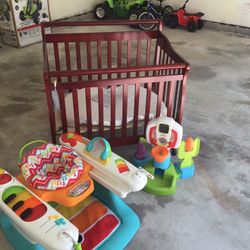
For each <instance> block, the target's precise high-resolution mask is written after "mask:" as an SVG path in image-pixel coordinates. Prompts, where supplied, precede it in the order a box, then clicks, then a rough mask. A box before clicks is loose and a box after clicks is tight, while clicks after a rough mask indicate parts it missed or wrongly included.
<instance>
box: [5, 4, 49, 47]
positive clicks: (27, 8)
mask: <svg viewBox="0 0 250 250" xmlns="http://www.w3.org/2000/svg"><path fill="white" fill-rule="evenodd" d="M42 21H49V7H48V1H47V0H0V29H1V32H2V35H3V41H4V42H5V43H6V44H9V45H11V46H15V47H23V46H27V45H30V44H33V43H36V42H39V41H41V40H42V35H41V27H40V23H41V22H42Z"/></svg>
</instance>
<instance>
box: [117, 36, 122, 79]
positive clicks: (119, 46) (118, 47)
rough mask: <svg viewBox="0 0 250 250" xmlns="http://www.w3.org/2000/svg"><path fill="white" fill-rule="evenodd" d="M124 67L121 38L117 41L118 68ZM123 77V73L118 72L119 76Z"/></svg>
mask: <svg viewBox="0 0 250 250" xmlns="http://www.w3.org/2000/svg"><path fill="white" fill-rule="evenodd" d="M121 67H122V43H121V40H119V41H118V43H117V68H121ZM120 77H121V73H119V74H118V78H120Z"/></svg>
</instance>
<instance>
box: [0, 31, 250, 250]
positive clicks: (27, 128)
mask: <svg viewBox="0 0 250 250" xmlns="http://www.w3.org/2000/svg"><path fill="white" fill-rule="evenodd" d="M128 29H129V28H128ZM164 32H165V33H166V35H167V36H168V38H169V40H170V41H171V43H172V45H173V47H174V48H175V49H176V50H177V51H178V53H179V54H181V55H182V56H183V57H184V58H185V59H186V60H187V61H188V62H189V63H190V64H191V71H190V75H189V78H188V82H187V96H186V103H185V112H184V118H183V126H184V135H185V136H189V135H191V136H199V137H200V138H201V141H202V145H201V154H200V156H199V157H198V158H197V159H196V160H195V162H196V166H197V172H196V175H195V177H194V178H192V179H189V180H185V181H179V182H178V187H177V193H176V194H175V195H174V196H169V197H157V196H153V195H149V194H147V193H145V192H143V191H141V192H139V193H135V194H130V195H129V196H128V198H127V199H126V202H127V203H128V204H129V205H130V206H131V207H132V208H133V209H134V210H135V211H136V212H137V213H138V215H139V217H140V219H141V228H140V230H139V232H138V233H137V235H136V236H135V238H134V239H133V241H132V242H131V243H130V244H129V246H128V247H127V249H128V250H132V249H133V250H134V249H136V250H139V249H145V250H147V249H155V250H156V249H157V250H158V249H159V250H160V249H174V250H178V249H181V250H210V249H216V250H222V249H223V250H224V249H225V250H228V249H232V250H240V249H249V245H250V167H249V166H250V153H249V152H250V136H249V134H250V109H249V107H250V56H249V55H250V37H245V36H241V35H236V34H232V33H225V32H219V31H214V30H209V29H206V28H204V29H203V30H201V31H198V32H196V33H189V32H187V31H186V30H181V29H177V30H169V29H166V28H165V29H164ZM0 72H1V73H0V83H1V98H0V117H1V119H0V148H1V164H0V166H1V167H3V168H5V169H7V170H8V171H10V172H11V173H12V174H13V175H14V174H17V173H19V169H18V167H17V158H18V151H19V149H20V148H21V146H22V145H24V144H25V143H26V142H29V141H31V140H34V139H38V138H39V139H44V140H49V139H50V132H49V121H48V115H47V107H46V103H45V95H44V86H43V81H42V48H41V44H36V45H32V46H29V47H26V48H23V49H15V48H11V47H8V46H6V45H2V48H0ZM114 151H116V152H118V153H120V154H121V155H122V156H124V157H126V158H128V159H129V158H130V156H131V155H132V153H133V151H134V147H133V148H131V147H125V148H124V147H123V148H116V149H115V150H114ZM0 242H1V243H0V249H1V250H9V249H12V248H11V247H10V245H9V244H8V242H7V241H6V240H5V238H4V236H3V234H2V232H0ZM24 250H25V249H24Z"/></svg>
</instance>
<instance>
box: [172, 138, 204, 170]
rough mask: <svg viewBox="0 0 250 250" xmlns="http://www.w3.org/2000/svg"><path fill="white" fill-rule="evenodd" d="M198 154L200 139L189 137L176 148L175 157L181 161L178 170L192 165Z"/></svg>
mask: <svg viewBox="0 0 250 250" xmlns="http://www.w3.org/2000/svg"><path fill="white" fill-rule="evenodd" d="M199 152H200V139H199V138H195V139H194V140H193V138H191V137H189V138H187V140H186V141H182V142H181V145H180V147H179V148H178V152H177V156H178V158H179V159H180V160H182V161H181V163H180V164H179V166H180V168H181V169H182V168H186V167H190V166H193V165H194V161H193V158H194V157H196V156H198V154H199Z"/></svg>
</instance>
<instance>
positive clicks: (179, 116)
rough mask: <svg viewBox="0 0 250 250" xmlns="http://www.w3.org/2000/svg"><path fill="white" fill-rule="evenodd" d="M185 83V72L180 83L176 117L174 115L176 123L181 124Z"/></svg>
mask: <svg viewBox="0 0 250 250" xmlns="http://www.w3.org/2000/svg"><path fill="white" fill-rule="evenodd" d="M186 81H187V71H185V73H184V78H183V80H182V81H180V91H179V101H178V106H177V115H176V121H177V122H178V123H181V121H182V115H183V110H184V102H185V96H186Z"/></svg>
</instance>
